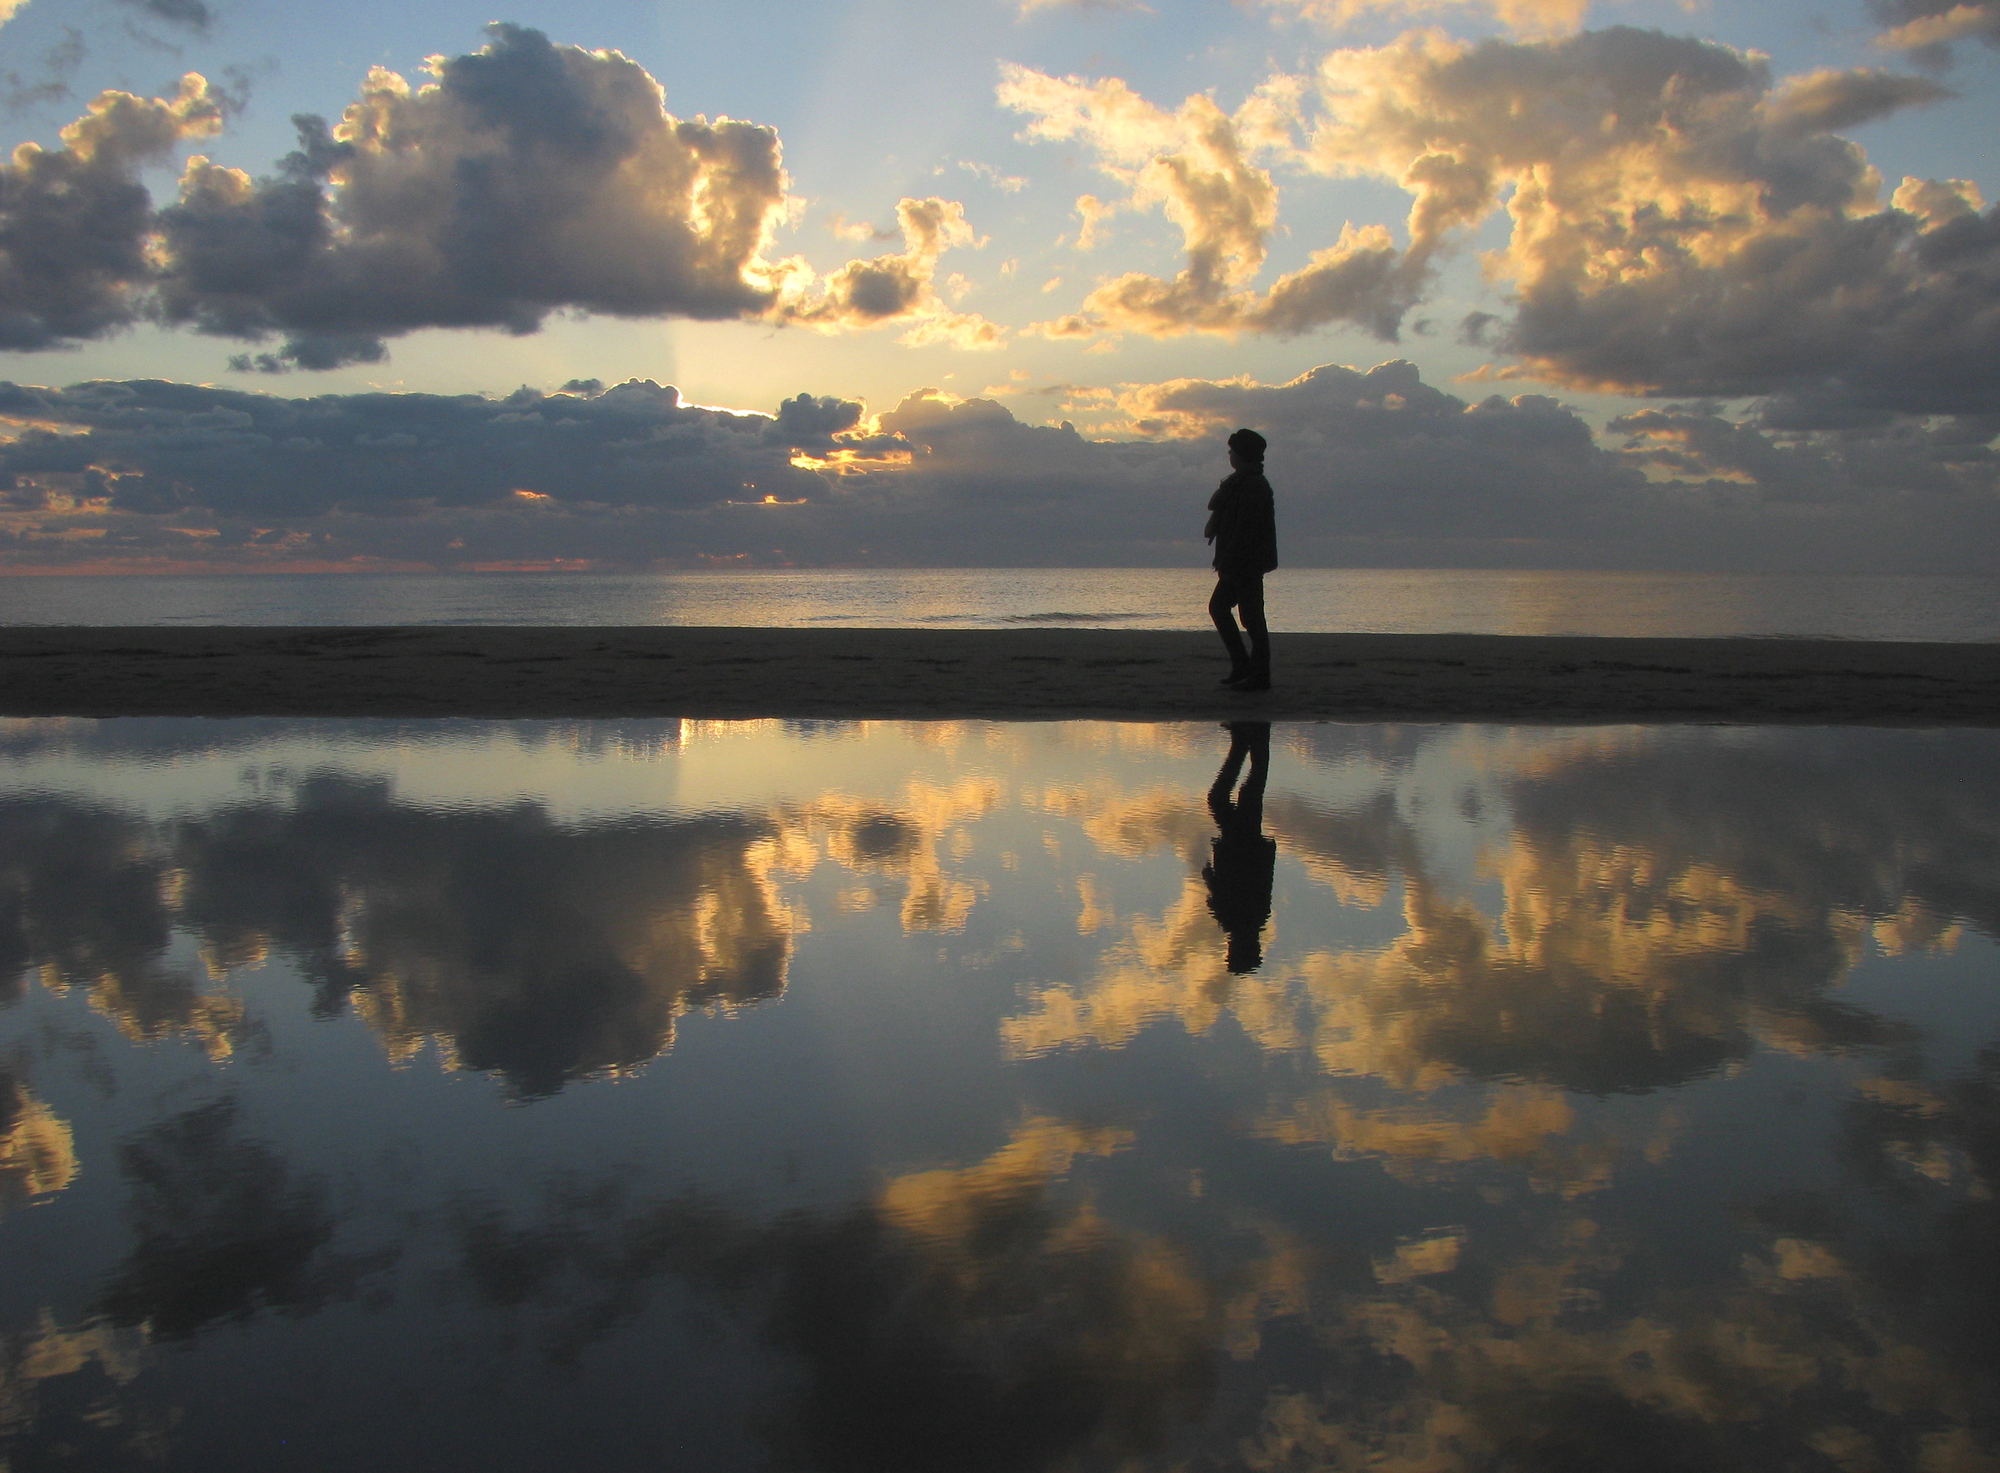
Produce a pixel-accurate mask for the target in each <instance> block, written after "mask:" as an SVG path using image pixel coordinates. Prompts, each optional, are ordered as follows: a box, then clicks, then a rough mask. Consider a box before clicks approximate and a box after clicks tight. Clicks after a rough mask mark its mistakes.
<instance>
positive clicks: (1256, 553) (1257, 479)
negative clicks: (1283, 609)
mask: <svg viewBox="0 0 2000 1473" xmlns="http://www.w3.org/2000/svg"><path fill="white" fill-rule="evenodd" d="M1208 512H1209V516H1208V526H1207V527H1205V528H1204V529H1203V535H1205V536H1206V537H1207V538H1208V540H1209V541H1211V542H1213V543H1214V544H1215V559H1214V564H1215V571H1216V572H1218V573H1220V574H1221V575H1222V576H1223V577H1225V578H1261V577H1262V576H1263V575H1264V574H1266V573H1268V572H1270V571H1271V570H1272V569H1273V568H1275V567H1277V566H1278V517H1277V511H1276V509H1275V508H1274V507H1273V505H1272V503H1271V483H1270V482H1269V481H1267V480H1265V479H1264V472H1263V471H1262V470H1242V471H1234V472H1232V473H1231V474H1230V475H1229V477H1228V478H1227V479H1226V480H1224V481H1223V483H1222V484H1221V485H1220V486H1218V487H1217V488H1216V491H1215V494H1214V495H1213V496H1211V497H1209V498H1208Z"/></svg>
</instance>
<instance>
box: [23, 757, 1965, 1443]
mask: <svg viewBox="0 0 2000 1473" xmlns="http://www.w3.org/2000/svg"><path fill="white" fill-rule="evenodd" d="M0 747H4V749H5V752H6V757H7V760H6V762H5V764H4V766H0V886H4V893H5V897H6V904H5V907H4V914H5V918H6V924H5V926H4V928H0V959H3V960H4V966H0V1262H4V1263H5V1264H6V1265H7V1272H6V1273H5V1274H4V1275H0V1459H4V1460H5V1461H6V1466H9V1467H12V1468H16V1469H22V1470H26V1469H41V1468H54V1467H75V1468H88V1469H93V1470H113V1473H116V1470H124V1469H133V1470H141V1469H144V1470H164V1473H174V1470H189V1473H197V1470H198V1473H213V1470H218V1469H301V1470H302V1469H312V1470H329V1473H332V1470H338V1473H351V1470H355V1469H371V1470H372V1469H385V1470H400V1469H438V1468H454V1469H455V1468H506V1469H538V1470H539V1469H548V1470H557V1469H564V1470H566V1469H571V1468H575V1467H577V1466H579V1465H583V1466H589V1467H593V1468H607V1469H627V1468H651V1467H676V1468H704V1469H706V1468H715V1469H730V1470H736V1469H742V1470H758V1469H764V1468H774V1469H775V1468H817V1469H856V1470H860V1469H867V1470H884V1473H887V1470H899V1469H912V1470H914V1469H920V1468H922V1469H952V1470H960V1469H978V1470H984V1473H1048V1470H1056V1469H1067V1470H1076V1473H1096V1470H1103V1473H1114V1470H1115V1473H1139V1470H1161V1473H1166V1470H1173V1469H1191V1468H1213V1469H1224V1468H1244V1469H1274V1470H1275V1469H1297V1470H1304V1469H1317V1468H1360V1467H1382V1468H1392V1467H1396V1468H1409V1469H1429V1470H1436V1473H1481V1470H1494V1469H1499V1468H1516V1469H1537V1470H1540V1469H1579V1470H1581V1469H1591V1470H1596V1469H1619V1470H1623V1469H1647V1470H1668V1469H1672V1470H1690V1473H1692V1470H1701V1473H1769V1470H1772V1469H1781V1468H1783V1469H1822V1468H1824V1469H1829V1470H1831V1469H1838V1468H1846V1469H1861V1468H1878V1469H1883V1470H1889V1469H1913V1470H1944V1469H1975V1468H1986V1467H1990V1466H1992V1464H1993V1460H1994V1459H1995V1457H1996V1455H2000V1353H1997V1352H2000V1342H1996V1340H1995V1337H1994V1334H1993V1327H1994V1325H1995V1323H1996V1322H1997V1321H2000V1275H1996V1272H1995V1254H1994V1248H1995V1244H1996V1241H2000V946H1996V940H1995V938H1996V935H2000V871H1996V869H1995V866H1994V862H1993V860H1994V853H1995V851H1994V845H1993V835H1994V833H1995V832H1996V831H2000V734H1996V733H1993V732H1980V731H1952V732H1929V733H1926V732H1907V731H1871V730H1860V729H1848V730H1818V731H1814V730H1798V729H1784V730H1759V729H1755V728H1750V729H1729V730H1719V729H1712V728H1674V727H1657V728H1599V729H1553V728H1529V729H1513V730H1510V729H1507V728H1500V727H1479V726H1453V727H1411V726H1398V727H1369V726H1345V727H1343V726H1299V727H1285V726H1279V727H1277V728H1276V729H1275V730H1273V729H1271V728H1268V727H1266V728H1258V727H1255V726H1250V725H1247V724H1246V725H1242V726H1239V727H1238V728H1237V729H1235V730H1234V731H1233V732H1224V731H1219V730H1217V729H1216V728H1214V727H1211V726H1141V725H1123V724H1118V725H1089V724H1060V723H1043V724H1023V725H1005V724H999V725H987V724H977V723H940V724H928V725H926V724H887V723H885V724H876V725H863V724H851V723H846V724H843V723H819V724H798V723H781V722H750V723H695V722H678V721H648V722H615V723H592V722H502V723H482V722H469V721H444V722H406V723H390V722H365V721H344V722H343V721H315V722H293V721H163V720H129V719H128V720H113V721H12V722H5V723H0Z"/></svg>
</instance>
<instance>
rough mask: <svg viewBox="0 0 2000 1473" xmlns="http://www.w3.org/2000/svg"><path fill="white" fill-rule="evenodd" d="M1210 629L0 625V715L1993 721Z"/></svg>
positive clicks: (1946, 682)
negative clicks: (1257, 672)
mask: <svg viewBox="0 0 2000 1473" xmlns="http://www.w3.org/2000/svg"><path fill="white" fill-rule="evenodd" d="M1275 645H1276V652H1277V653H1276V664H1277V675H1276V688H1275V689H1274V690H1272V691H1270V692H1268V693H1264V694H1257V695H1245V694H1238V693H1236V692H1232V691H1229V690H1225V689H1222V688H1221V687H1220V686H1218V684H1217V681H1218V680H1219V679H1220V677H1221V675H1222V673H1223V671H1224V669H1225V668H1226V667H1225V664H1224V661H1223V657H1222V654H1221V650H1220V647H1219V645H1218V643H1217V641H1216V640H1215V638H1214V636H1213V635H1211V634H1206V633H1199V634H1197V633H1163V632H1156V631H1147V632H1122V633H1115V632H1106V631H1100V630H1069V629H1023V630H1005V631H983V630H982V631H964V630H911V629H887V630H884V629H689V628H660V627H646V628H621V629H588V628H550V627H534V628H524V627H515V626H449V627H423V628H389V627H344V628H326V629H279V628H216V627H195V628H165V629H163V628H154V627H147V628H127V629H118V628H23V627H14V628H4V629H0V716H121V715H122V716H165V715H176V716H280V715H284V716H291V715H296V716H405V717H408V716H483V717H509V716H517V717H562V716H575V717H586V716H688V717H707V718H743V717H760V716H784V717H798V718H818V719H842V718H916V719H932V718H958V717H986V718H995V719H1008V720H1067V719H1076V718H1100V719H1102V718H1108V719H1112V720H1126V721H1188V720H1224V719H1228V718H1230V717H1244V718H1250V719H1262V720H1272V721H1299V720H1335V721H1391V720H1393V721H1458V720H1488V721H1527V722H1600V721H1700V722H1741V723H1766V722H1824V723H1856V724H1868V725H1894V726H1993V725H2000V644H1905V643H1862V642H1847V641H1837V640H1786V639H1585V638H1527V637H1511V636H1500V635H1462V634H1422V635H1401V634H1396V635H1392V634H1281V635H1277V636H1275Z"/></svg>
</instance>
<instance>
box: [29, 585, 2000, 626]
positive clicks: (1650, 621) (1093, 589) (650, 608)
mask: <svg viewBox="0 0 2000 1473" xmlns="http://www.w3.org/2000/svg"><path fill="white" fill-rule="evenodd" d="M1213 586H1214V575H1213V574H1211V573H1209V572H1207V571H1205V570H1202V569H1194V568H1136V569H1135V568H1036V569H889V570H879V571H877V570H853V569H837V570H814V571H810V572H789V571H785V572H757V573H661V574H634V575H610V574H547V573H535V574H466V575H458V576H420V575H392V576H352V575H347V576H320V577H311V576H266V577H228V578H153V577H146V578H0V624H300V625H313V624H609V625H623V624H711V625H738V626H741V625H753V624H758V625H813V624H823V625H847V626H850V627H877V628H880V627H925V626H931V627H937V628H947V629H949V628H960V629H965V628H1008V627H1023V626H1037V625H1039V626H1064V625H1073V626H1086V627H1087V626H1101V627H1105V628H1114V629H1116V628H1122V629H1205V628H1207V627H1208V622H1207V616H1206V614H1205V613H1204V612H1203V610H1204V607H1205V605H1206V604H1207V601H1208V594H1209V590H1210V589H1211V588H1212V587H1213ZM1269 603H1270V617H1271V625H1272V627H1273V628H1274V629H1290V630H1300V631H1321V632H1329V633H1331V632H1339V631H1342V630H1358V631H1370V632H1379V633H1426V632H1438V633H1474V634H1603V635H1803V636H1819V637H1825V638H1835V639H1927V640H1994V639H2000V581H1994V580H1991V579H1979V578H1917V577H1870V576H1828V577H1819V576H1804V575H1798V576H1793V575H1768V576H1738V575H1719V574H1718V575H1706V574H1660V573H1495V572H1452V571H1444V572H1437V571H1409V570H1397V569H1390V570H1383V569H1320V568H1303V569H1281V570H1280V571H1279V572H1277V573H1275V574H1273V575H1272V577H1271V580H1270V584H1269Z"/></svg>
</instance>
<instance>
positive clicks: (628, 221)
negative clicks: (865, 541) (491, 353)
mask: <svg viewBox="0 0 2000 1473" xmlns="http://www.w3.org/2000/svg"><path fill="white" fill-rule="evenodd" d="M163 3H164V0H163ZM187 3H188V0H172V7H173V8H174V9H175V10H176V13H178V12H179V11H181V10H186V9H187ZM189 15H190V16H191V15H192V12H191V11H190V12H189ZM430 70H431V72H432V77H433V80H431V81H429V82H427V83H425V84H424V85H422V86H418V87H412V86H411V84H410V83H409V82H408V81H406V80H405V79H404V78H403V77H401V76H399V75H397V74H396V73H394V72H391V71H387V70H385V69H383V68H380V67H377V68H375V69H374V70H373V71H371V72H370V73H369V75H368V78H367V81H366V82H365V84H364V85H363V87H362V91H361V95H360V97H359V99H358V100H357V101H355V102H354V103H353V104H352V105H350V106H349V107H348V108H347V109H346V111H345V113H344V114H343V115H342V117H341V119H340V120H339V121H338V122H337V123H336V124H334V125H332V126H329V125H328V124H327V123H326V122H325V120H323V119H321V118H318V117H312V116H305V115H301V116H298V117H295V118H294V119H293V123H294V125H295V127H296V128H297V131H298V138H299V146H298V148H297V149H296V150H295V151H294V152H293V153H291V154H290V155H289V156H287V157H286V158H285V159H284V160H283V162H282V163H281V164H280V165H279V167H278V169H277V171H276V172H275V173H273V174H271V175H269V176H267V177H263V178H252V177H251V176H250V175H249V174H247V173H245V172H244V171H242V170H240V169H235V168H229V167H225V166H223V165H220V164H217V163H215V162H213V161H212V160H210V159H208V158H205V157H202V156H199V155H197V156H195V157H193V158H191V159H189V160H188V163H187V166H186V168H185V170H184V172H183V173H182V176H181V180H180V185H179V190H178V195H177V198H175V199H174V200H173V202H171V203H170V204H168V205H166V206H165V207H164V208H162V209H159V210H157V211H155V210H154V209H153V208H152V201H151V199H150V197H149V195H148V194H147V191H146V189H145V186H144V184H143V183H142V182H141V179H140V170H141V169H142V168H144V167H146V166H149V165H156V164H159V163H161V162H164V161H165V160H166V159H167V158H168V157H169V155H170V154H171V153H172V151H173V149H174V147H175V145H177V144H179V143H180V142H182V141H184V140H187V139H192V138H198V137H202V136H205V135H207V134H210V133H214V132H215V131H217V129H218V127H219V125H220V122H221V118H222V113H223V111H224V107H225V103H226V102H227V99H226V98H225V97H223V96H222V94H220V93H218V92H217V91H215V90H214V89H212V88H211V87H210V86H209V85H208V84H207V83H206V82H205V81H203V79H201V78H200V77H197V76H192V75H191V76H189V77H188V78H187V79H185V80H184V81H183V83H182V85H181V90H180V93H179V94H178V95H177V96H176V97H174V98H172V99H164V100H156V101H146V100H143V99H140V98H137V97H133V96H130V95H128V94H125V93H119V92H107V93H105V94H104V95H103V96H101V97H100V98H98V100H97V101H96V102H94V103H93V104H92V105H91V110H90V113H89V114H88V115H87V116H86V117H85V118H83V119H81V120H79V121H78V122H77V123H75V124H72V125H71V126H70V127H69V128H67V129H65V130H64V132H63V135H62V138H63V146H62V148H60V149H58V150H56V151H53V152H48V151H44V150H42V149H40V148H38V147H36V146H34V145H31V144H30V145H23V147H22V148H20V149H17V150H16V152H15V156H14V160H13V163H12V164H11V165H10V166H8V167H7V168H6V170H5V172H4V186H0V346H6V347H11V348H41V347H51V346H58V345H61V344H62V343H65V342H71V341H75V340H77V339H81V338H89V337H95V336H101V335H102V334H104V333H107V332H110V331H113V330H115V329H117V328H119V327H122V326H125V325H127V324H129V323H131V322H134V321H137V320H140V319H144V318H151V319H156V320H159V321H163V322H166V323H169V324H184V325H187V326H191V327H193V328H194V329H195V330H197V331H200V332H204V333H209V334H214V335H219V336H223V337H233V338H238V339H243V340H248V341H251V342H262V341H268V340H271V339H278V340H280V341H279V342H278V344H277V346H276V347H275V348H273V349H270V350H265V351H261V352H258V353H254V354H252V353H245V354H242V355H239V357H238V358H237V359H236V360H234V363H235V366H237V367H239V368H242V369H246V370H247V369H253V368H254V369H260V370H263V371H265V372H283V371H286V370H289V369H292V368H311V369H321V368H332V367H336V366H338V365H340V364H343V363H355V362H376V361H379V360H381V359H382V358H383V357H384V356H386V348H385V345H384V342H385V339H387V338H391V337H394V336H396V335H399V334H402V333H407V332H412V331H416V330H418V329H422V328H429V327H460V328H463V327H496V328H501V329H504V330H506V331H509V332H514V333H529V332H533V331H535V330H536V329H537V328H538V327H539V326H540V325H541V323H542V321H543V320H544V319H545V318H546V317H547V316H548V314H549V313H551V312H554V311H559V310H568V311H579V310H580V311H586V312H596V313H606V314H610V315H613V316H621V317H663V316H677V317H691V318H701V319H729V318H747V319H761V320H767V321H773V322H779V323H785V322H797V323H802V324H806V325H809V326H813V327H817V328H820V329H822V330H842V329H846V328H851V327H856V326H869V325H873V324H876V323H880V322H893V321H901V322H903V323H904V324H905V325H906V326H908V327H909V328H910V329H911V336H910V339H909V340H910V341H913V342H950V343H953V344H956V345H958V346H962V347H987V346H991V345H993V344H995V343H997V342H998V341H999V339H1000V333H999V330H998V329H997V328H994V327H993V326H992V325H991V324H990V323H986V322H985V321H984V320H983V319H980V318H978V317H976V316H972V315H970V314H957V313H953V312H950V311H949V310H948V309H946V308H945V307H944V305H943V304H942V303H941V302H940V301H939V300H938V299H937V297H936V294H935V292H934V291H932V289H931V285H930V283H931V274H932V271H933V269H934V267H935V265H936V261H937V256H938V254H939V252H941V251H943V250H945V249H947V248H948V247H951V246H955V245H965V244H970V243H972V234H971V231H970V228H969V227H968V226H967V225H966V223H965V219H964V211H963V208H962V207H961V206H960V205H958V204H957V203H956V202H953V201H946V200H938V199H930V200H905V201H904V202H903V204H902V206H901V208H900V211H899V219H900V222H901V225H902V231H903V236H904V249H903V250H902V251H901V252H897V253H891V254H889V255H886V256H882V257H879V258H877V259H876V260H873V261H855V262H850V263H849V264H848V265H847V266H846V267H843V268H842V269H841V270H840V271H839V272H836V273H835V274H834V276H833V277H832V278H830V279H829V280H827V281H825V282H819V281H817V280H816V277H815V274H814V272H813V270H812V268H811V267H810V266H809V265H807V264H806V262H804V261H803V260H802V259H798V258H789V259H785V260H773V259H771V258H770V256H769V254H768V251H769V248H770V246H771V242H772V238H773V235H774V232H775V231H776V230H777V228H778V227H779V225H780V224H782V223H783V222H784V220H785V219H786V218H787V215H788V210H789V200H788V196H787V193H786V190H787V181H786V176H785V172H784V169H783V167H782V161H781V156H780V147H779V141H778V136H777V134H776V132H775V131H773V130H772V129H770V128H766V127H762V126H759V125H757V124H754V123H747V122H740V121H736V120H733V119H729V118H718V119H715V120H713V121H711V120H709V119H706V118H701V117H697V118H694V119H691V120H690V119H684V118H677V117H675V116H674V115H673V114H671V113H669V112H668V111H667V110H666V106H665V96H664V93H663V92H662V91H661V89H660V86H659V84H658V83H657V82H655V81H654V80H653V78H652V77H651V76H649V75H648V74H647V73H646V71H645V70H644V69H643V68H642V67H640V66H639V65H638V64H637V63H635V62H632V61H629V60H627V59H626V58H625V57H623V56H620V55H619V54H617V53H616V52H608V51H584V50H580V49H578V48H576V47H570V46H556V45H553V44H551V43H550V41H549V40H548V38H547V37H545V36H543V35H542V34H541V33H539V32H537V31H532V30H526V29H523V28H521V27H519V26H511V25H496V26H493V27H491V28H490V38H489V40H488V42H487V44H486V45H485V46H484V47H482V48H481V49H480V50H478V51H476V52H473V53H471V54H469V55H464V56H456V57H450V58H437V59H434V60H433V61H432V63H431V64H430Z"/></svg>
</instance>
